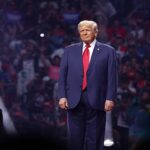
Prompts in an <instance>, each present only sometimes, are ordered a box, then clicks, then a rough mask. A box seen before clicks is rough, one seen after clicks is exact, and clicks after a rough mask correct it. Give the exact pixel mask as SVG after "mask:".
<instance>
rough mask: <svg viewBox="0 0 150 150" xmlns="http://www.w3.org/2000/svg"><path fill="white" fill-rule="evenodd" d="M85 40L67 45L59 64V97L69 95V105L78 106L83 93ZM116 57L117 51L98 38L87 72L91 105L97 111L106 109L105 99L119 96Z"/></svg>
mask: <svg viewBox="0 0 150 150" xmlns="http://www.w3.org/2000/svg"><path fill="white" fill-rule="evenodd" d="M82 47H83V43H82V42H80V43H76V44H72V45H70V46H68V47H66V48H65V50H64V54H63V57H62V60H61V66H60V79H59V84H58V85H59V86H58V98H59V99H60V98H63V97H65V98H67V100H68V105H69V106H68V108H69V109H72V108H74V107H76V106H77V104H78V103H79V101H80V97H81V93H82V80H83V66H82ZM116 91H117V60H116V53H115V50H114V49H113V48H112V47H111V46H109V45H106V44H103V43H100V42H98V41H96V45H95V47H94V50H93V54H92V57H91V60H90V64H89V68H88V71H87V94H88V100H89V104H90V105H91V107H92V108H94V109H97V110H104V103H105V100H106V99H108V100H112V101H114V100H115V99H116Z"/></svg>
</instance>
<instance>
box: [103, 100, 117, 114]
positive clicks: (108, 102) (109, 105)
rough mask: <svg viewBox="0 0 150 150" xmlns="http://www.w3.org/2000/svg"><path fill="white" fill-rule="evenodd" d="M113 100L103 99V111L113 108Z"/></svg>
mask: <svg viewBox="0 0 150 150" xmlns="http://www.w3.org/2000/svg"><path fill="white" fill-rule="evenodd" d="M114 105H115V104H114V102H113V101H112V100H106V101H105V111H111V110H112V109H113V108H114Z"/></svg>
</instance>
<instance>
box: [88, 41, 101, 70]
mask: <svg viewBox="0 0 150 150" xmlns="http://www.w3.org/2000/svg"><path fill="white" fill-rule="evenodd" d="M101 51H102V49H101V43H100V42H96V44H95V47H94V50H93V54H92V57H91V61H90V64H89V68H88V72H89V70H90V69H91V67H92V66H93V65H94V62H95V60H96V58H97V56H98V55H99V54H100V53H101Z"/></svg>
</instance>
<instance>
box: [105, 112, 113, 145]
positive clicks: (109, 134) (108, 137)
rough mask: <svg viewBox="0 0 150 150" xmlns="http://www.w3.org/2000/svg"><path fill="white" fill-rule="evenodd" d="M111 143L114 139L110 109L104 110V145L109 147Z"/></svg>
mask: <svg viewBox="0 0 150 150" xmlns="http://www.w3.org/2000/svg"><path fill="white" fill-rule="evenodd" d="M113 145H114V140H113V135H112V116H111V111H108V112H106V125H105V137H104V146H106V147H111V146H113Z"/></svg>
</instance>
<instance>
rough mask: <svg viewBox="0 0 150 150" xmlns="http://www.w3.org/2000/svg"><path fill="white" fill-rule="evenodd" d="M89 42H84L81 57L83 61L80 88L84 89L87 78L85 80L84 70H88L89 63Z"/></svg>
mask: <svg viewBox="0 0 150 150" xmlns="http://www.w3.org/2000/svg"><path fill="white" fill-rule="evenodd" d="M89 47H90V45H89V44H86V48H85V50H84V52H83V56H82V57H83V58H82V63H83V83H82V90H84V89H85V88H86V86H87V80H86V72H87V70H88V65H89V57H90V53H89Z"/></svg>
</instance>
